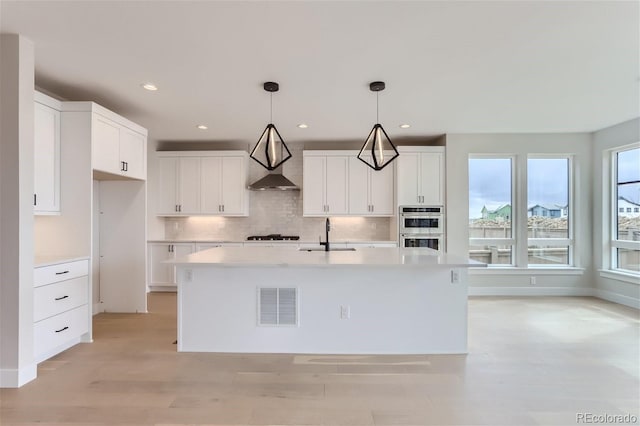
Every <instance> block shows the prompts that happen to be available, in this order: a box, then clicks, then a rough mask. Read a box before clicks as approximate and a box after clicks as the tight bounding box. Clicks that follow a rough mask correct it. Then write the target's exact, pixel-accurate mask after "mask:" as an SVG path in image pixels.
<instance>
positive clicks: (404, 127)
mask: <svg viewBox="0 0 640 426" xmlns="http://www.w3.org/2000/svg"><path fill="white" fill-rule="evenodd" d="M409 127H411V124H407V123H404V124H401V125H400V128H401V129H408V128H409Z"/></svg>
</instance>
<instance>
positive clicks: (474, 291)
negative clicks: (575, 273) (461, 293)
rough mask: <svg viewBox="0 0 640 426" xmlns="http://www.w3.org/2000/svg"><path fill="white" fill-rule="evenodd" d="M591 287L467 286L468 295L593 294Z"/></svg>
mask: <svg viewBox="0 0 640 426" xmlns="http://www.w3.org/2000/svg"><path fill="white" fill-rule="evenodd" d="M593 290H594V289H593V288H582V287H581V288H577V287H534V286H531V287H469V296H594V291H593Z"/></svg>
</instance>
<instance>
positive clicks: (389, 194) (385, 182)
mask: <svg viewBox="0 0 640 426" xmlns="http://www.w3.org/2000/svg"><path fill="white" fill-rule="evenodd" d="M394 167H395V164H393V163H392V164H389V165H388V166H386V167H385V168H384V169H382V170H373V169H369V200H370V203H371V213H370V214H372V215H376V216H393V215H394V213H395V208H394V202H393V193H394V191H393V186H394V185H393V172H394ZM349 196H351V193H349Z"/></svg>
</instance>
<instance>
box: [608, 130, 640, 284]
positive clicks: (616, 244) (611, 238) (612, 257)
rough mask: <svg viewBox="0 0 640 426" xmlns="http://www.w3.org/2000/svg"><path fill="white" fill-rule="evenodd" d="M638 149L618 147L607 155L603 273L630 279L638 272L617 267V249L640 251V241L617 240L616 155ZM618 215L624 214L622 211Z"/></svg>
mask: <svg viewBox="0 0 640 426" xmlns="http://www.w3.org/2000/svg"><path fill="white" fill-rule="evenodd" d="M634 149H640V142H636V143H633V144H629V145H625V146H620V147H617V148H614V149H611V150H609V151H608V155H609V176H608V188H609V200H608V204H609V208H608V211H609V226H608V238H607V240H608V246H609V250H608V251H609V256H608V265H607V267H606V268H605V271H608V272H611V273H614V274H622V275H626V276H630V277H640V272H638V271H633V270H630V269H622V268H620V267H619V266H618V249H628V250H640V241H629V240H619V239H618V212H619V209H623V210H624V208H623V207H619V206H618V154H619V153H621V152H625V151H631V150H634ZM603 201H604V200H603ZM620 213H625V212H624V211H622V212H620Z"/></svg>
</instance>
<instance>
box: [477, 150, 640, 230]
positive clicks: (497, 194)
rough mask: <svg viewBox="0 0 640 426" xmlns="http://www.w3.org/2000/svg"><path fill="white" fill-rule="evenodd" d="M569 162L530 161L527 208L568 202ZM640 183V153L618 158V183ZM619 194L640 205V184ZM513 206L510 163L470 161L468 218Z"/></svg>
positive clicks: (625, 152) (632, 151) (635, 152)
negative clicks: (639, 181) (484, 210)
mask: <svg viewBox="0 0 640 426" xmlns="http://www.w3.org/2000/svg"><path fill="white" fill-rule="evenodd" d="M567 168H568V162H567V160H566V159H556V158H549V159H529V160H528V163H527V174H528V179H527V196H528V203H527V204H528V205H534V204H559V205H566V204H567V200H568V191H569V188H568V180H567V177H568V169H567ZM637 180H640V149H637V148H636V149H632V150H628V151H623V152H621V153H619V154H618V181H637ZM618 194H619V195H620V196H623V197H625V198H626V199H628V200H630V201H633V202H636V203H640V183H636V184H631V185H621V186H619V187H618ZM505 204H512V202H511V160H510V159H507V158H504V159H503V158H482V159H480V158H473V159H470V160H469V218H470V219H473V218H479V217H481V216H482V213H481V211H482V207H483V206H485V205H486V206H487V208H497V207H500V206H502V205H505Z"/></svg>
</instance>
